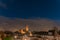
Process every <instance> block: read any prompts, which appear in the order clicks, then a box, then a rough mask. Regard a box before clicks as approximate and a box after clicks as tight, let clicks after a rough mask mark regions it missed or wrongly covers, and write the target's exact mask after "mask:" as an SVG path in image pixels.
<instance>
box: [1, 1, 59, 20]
mask: <svg viewBox="0 0 60 40" xmlns="http://www.w3.org/2000/svg"><path fill="white" fill-rule="evenodd" d="M0 16H6V17H11V18H14V17H16V18H38V17H39V18H49V19H54V20H60V0H0Z"/></svg>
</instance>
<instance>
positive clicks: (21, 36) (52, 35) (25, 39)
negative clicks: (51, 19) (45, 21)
mask: <svg viewBox="0 0 60 40" xmlns="http://www.w3.org/2000/svg"><path fill="white" fill-rule="evenodd" d="M0 40H60V31H59V30H58V28H57V27H54V28H53V29H52V30H48V31H30V30H29V26H28V25H26V26H25V28H22V29H20V30H17V31H15V32H11V31H0Z"/></svg>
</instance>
